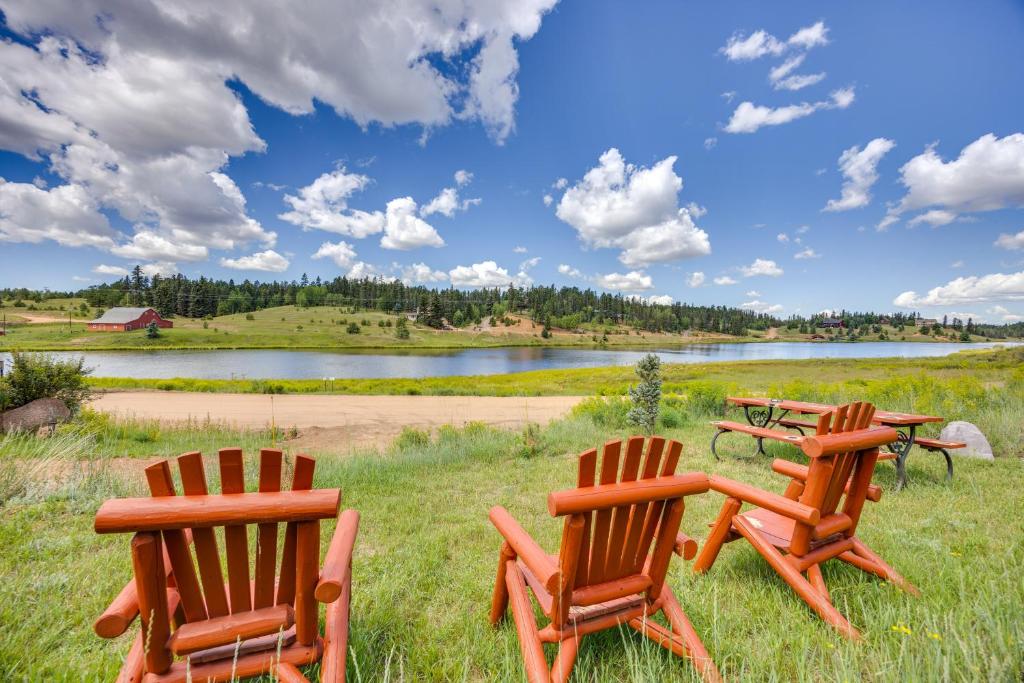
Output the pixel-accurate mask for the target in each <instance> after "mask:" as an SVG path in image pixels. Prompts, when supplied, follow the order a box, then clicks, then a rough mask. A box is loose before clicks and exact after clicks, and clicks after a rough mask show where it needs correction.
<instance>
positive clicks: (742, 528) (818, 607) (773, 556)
mask: <svg viewBox="0 0 1024 683" xmlns="http://www.w3.org/2000/svg"><path fill="white" fill-rule="evenodd" d="M733 524H734V525H735V527H736V530H737V531H739V532H740V534H741V535H742V536H743V537H744V538H746V539H747V540H748V541H750V545H752V546H754V549H755V550H757V552H759V553H760V554H761V556H762V557H764V559H766V560H767V561H768V564H770V565H771V566H772V568H773V569H774V570H775V571H776V572H778V573H779V576H781V577H782V579H783V580H784V581H785V582H786V583H788V584H789V585H790V586H792V588H793V590H794V591H796V594H797V595H799V596H800V597H801V598H803V600H804V602H806V603H807V604H808V605H809V606H810V607H811V609H813V610H814V611H815V612H817V613H818V615H819V616H820V617H821V618H822V619H824V620H825V621H826V622H828V624H830V625H831V626H832V627H833V628H835V629H836V630H837V631H839V632H840V633H842V634H843V635H844V636H846V637H847V638H850V639H851V640H858V639H860V633H859V632H858V631H857V629H855V628H854V627H853V626H852V625H850V622H849V621H847V620H846V617H844V616H843V615H842V614H840V613H839V610H837V609H836V608H835V607H833V606H832V603H831V602H830V601H829V600H828V599H827V598H825V597H824V596H823V595H822V594H821V593H819V592H818V590H817V589H816V588H815V587H814V586H813V585H811V583H810V582H809V581H808V580H807V579H805V578H804V577H803V575H802V574H801V573H800V572H799V571H798V570H797V568H796V567H794V566H793V565H792V564H790V563H789V562H788V561H787V560H786V558H785V557H784V556H783V555H782V553H781V552H779V551H778V549H777V548H776V547H775V546H773V545H772V544H771V543H769V542H768V541H766V540H765V539H764V538H763V537H762V536H761V534H760V533H758V531H757V529H754V528H753V527H751V526H750V525H749V524H748V523H747V521H746V520H745V519H743V518H742V517H737V518H736V519H735V520H734V522H733Z"/></svg>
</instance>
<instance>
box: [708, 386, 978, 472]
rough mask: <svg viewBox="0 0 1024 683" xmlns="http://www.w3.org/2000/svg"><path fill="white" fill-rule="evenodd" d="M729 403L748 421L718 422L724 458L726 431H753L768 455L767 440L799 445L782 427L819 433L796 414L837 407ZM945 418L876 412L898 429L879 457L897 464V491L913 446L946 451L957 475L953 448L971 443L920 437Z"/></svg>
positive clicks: (757, 400)
mask: <svg viewBox="0 0 1024 683" xmlns="http://www.w3.org/2000/svg"><path fill="white" fill-rule="evenodd" d="M726 404H727V405H728V404H732V405H735V406H738V407H740V408H742V409H743V415H744V417H745V418H746V421H747V424H745V425H744V424H742V423H739V422H729V421H725V420H722V421H718V422H714V423H712V424H714V425H715V427H716V428H717V431H716V432H715V435H714V436H713V437H712V439H711V453H712V455H714V456H715V458H716V459H721V458H720V457H719V455H718V451H717V448H716V445H717V441H718V437H720V436H721V435H722V434H724V433H726V432H741V433H744V434H749V435H750V436H751V437H753V438H754V440H755V441H756V443H757V450H756V451H755V453H754V455H766V453H765V451H764V439H772V440H774V441H790V442H792V443H794V444H797V445H799V443H798V440H799V439H800V437H798V436H793V437H785V436H783V434H782V433H780V432H779V431H778V428H779V427H782V428H786V429H792V430H795V431H797V432H798V433H799V434H800V435H801V436H803V435H804V434H805V433H807V432H808V431H809V432H811V433H815V432H817V431H818V429H819V424H818V422H810V421H806V420H800V419H797V418H796V417H794V416H795V415H816V416H818V417H819V418H821V416H823V415H827V414H830V413H832V412H833V411H835V409H836V406H834V405H831V404H828V403H811V402H807V401H791V400H786V399H775V398H761V397H745V396H730V397H728V398H727V399H726ZM942 420H943V418H941V417H937V416H934V415H916V414H913V413H899V412H894V411H886V410H879V411H876V412H875V414H874V417H873V418H872V420H871V422H872V424H875V425H881V426H885V427H892V428H894V429H895V430H896V432H897V435H898V438H897V441H895V442H894V443H892V444H890V446H889V450H888V451H884V452H882V454H881V455H880V456H879V458H878V459H879V460H889V461H892V462H893V463H894V465H895V467H896V490H897V491H899V490H900V489H902V488H903V487H904V486H905V485H906V483H907V472H906V461H907V456H908V455H909V454H910V449H911V448H913V447H914V446H918V447H920V448H922V449H924V450H926V451H928V452H932V453H935V452H938V453H942V455H943V457H944V458H945V459H946V481H949V480H951V479H952V478H953V459H952V458H951V457H950V455H949V451H951V450H956V449H958V448H964V447H966V445H967V444H965V443H961V442H958V441H942V440H939V439H930V438H926V437H923V436H917V428H918V427H920V426H921V425H924V424H928V423H932V422H942Z"/></svg>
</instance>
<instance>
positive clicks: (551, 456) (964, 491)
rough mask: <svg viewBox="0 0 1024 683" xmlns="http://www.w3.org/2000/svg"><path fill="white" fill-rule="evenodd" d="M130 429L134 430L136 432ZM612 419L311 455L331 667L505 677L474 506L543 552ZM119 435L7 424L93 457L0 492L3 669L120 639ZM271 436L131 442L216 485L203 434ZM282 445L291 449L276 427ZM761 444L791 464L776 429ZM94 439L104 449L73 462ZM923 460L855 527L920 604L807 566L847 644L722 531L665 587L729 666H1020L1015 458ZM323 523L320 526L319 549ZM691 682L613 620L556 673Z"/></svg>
mask: <svg viewBox="0 0 1024 683" xmlns="http://www.w3.org/2000/svg"><path fill="white" fill-rule="evenodd" d="M678 400H679V401H680V402H681V403H680V405H679V406H678V407H677V408H676V410H678V412H679V413H680V416H681V424H680V425H679V426H678V427H673V428H664V429H662V433H664V434H665V435H666V436H669V437H673V438H678V439H680V440H681V441H682V442H683V443H684V446H685V449H684V455H683V458H682V461H681V463H680V467H679V469H680V470H681V471H683V470H691V469H696V470H703V471H708V472H716V473H720V474H723V475H724V476H728V477H732V478H734V479H738V480H741V481H744V482H748V483H751V484H753V485H756V486H761V487H764V488H769V489H773V490H776V491H781V490H782V488H784V486H785V481H783V480H781V478H780V477H778V476H777V475H774V474H773V473H772V472H771V471H770V470H769V468H768V466H767V465H768V460H766V459H755V460H730V459H726V460H724V461H723V462H716V461H714V460H713V459H712V458H711V457H710V455H709V454H708V451H707V446H706V444H707V440H708V439H709V438H710V435H711V433H712V428H711V427H710V426H708V425H707V424H706V418H707V416H708V413H707V412H705V411H696V412H694V411H691V410H690V409H688V408H687V407H686V404H685V401H686V400H687V399H685V398H683V397H680V398H679V399H678ZM978 409H979V410H980V409H982V408H981V407H980V406H979V408H978ZM598 419H599V420H600V418H598ZM139 429H140V430H141V431H142V432H145V427H144V426H140V427H139ZM83 431H84V430H83ZM626 433H627V431H626V430H625V429H620V428H615V427H611V426H609V424H608V423H606V422H605V421H603V420H601V421H597V420H595V416H593V415H591V414H588V413H586V411H582V413H581V414H579V415H576V416H573V417H570V418H568V419H565V420H561V421H557V422H554V423H552V424H551V425H549V426H547V427H545V428H543V429H536V428H535V429H531V430H523V431H498V430H494V429H490V428H487V427H484V426H481V425H470V426H468V427H466V428H465V429H453V428H445V429H442V430H440V432H439V433H438V434H437V435H436V436H433V437H430V436H427V435H425V434H423V433H416V432H411V431H410V432H407V433H405V434H404V435H403V436H402V437H401V438H400V439H399V440H398V441H397V442H396V443H395V444H393V445H392V446H391V447H389V448H387V449H382V450H367V451H364V452H362V453H359V454H357V455H355V456H353V457H350V458H332V457H329V456H322V457H320V458H319V461H318V467H317V474H316V478H315V482H314V483H315V485H316V486H318V487H328V486H338V487H340V488H341V489H342V490H343V497H344V505H345V506H346V507H353V508H356V509H358V510H359V511H360V513H361V515H362V522H361V527H360V533H359V538H358V541H357V544H356V551H355V559H354V568H353V576H354V578H353V605H352V614H353V620H352V640H351V653H350V654H351V656H350V661H349V677H350V680H356V681H381V680H383V681H452V680H466V681H517V680H523V674H522V664H521V659H520V656H519V648H518V642H517V639H516V635H515V629H514V627H513V626H512V625H511V623H510V622H509V621H506V622H504V623H503V624H502V625H500V626H499V628H497V629H492V628H491V627H490V626H489V625H488V623H487V610H488V608H489V604H490V591H491V589H492V586H493V580H494V574H493V572H494V570H495V567H496V564H497V559H498V558H497V556H498V549H499V546H500V537H499V536H498V534H497V533H496V532H495V531H494V530H493V529H492V528H491V526H490V524H489V522H488V520H487V510H488V509H489V508H490V507H491V506H492V505H494V504H501V505H504V506H505V507H506V508H508V509H509V511H510V512H511V513H512V514H513V515H514V516H515V517H516V518H517V519H518V520H519V521H520V523H522V525H523V526H524V527H525V528H526V529H527V530H528V531H529V532H530V533H531V534H532V535H533V536H534V537H535V538H536V539H537V540H538V542H540V543H541V545H542V546H543V547H545V548H548V549H549V550H550V551H552V552H554V551H555V550H556V549H557V547H558V539H559V536H560V532H561V525H560V524H559V523H558V520H555V519H552V518H551V517H550V516H549V515H548V513H547V508H546V504H545V500H546V495H547V493H548V492H549V491H551V490H556V489H560V488H566V487H570V486H572V484H573V482H574V480H575V471H576V468H575V455H576V454H577V453H578V452H580V451H582V450H583V449H585V448H589V447H593V446H596V445H599V444H600V443H602V442H603V441H605V440H607V439H609V438H613V437H616V436H621V435H625V434H626ZM126 434H127V435H129V436H128V440H127V441H126V440H125V437H124V435H126ZM130 434H131V432H130V430H129V427H128V426H127V425H122V427H121V432H120V435H118V436H116V437H110V440H109V441H108V440H107V437H106V436H103V437H102V438H100V437H97V436H96V435H94V436H93V437H89V436H87V435H85V434H84V433H79V432H74V431H71V430H69V431H68V432H66V433H64V434H61V435H57V436H55V437H52V438H50V439H40V440H37V441H28V440H25V439H24V438H23V437H4V440H3V441H2V442H0V463H11V462H13V463H16V464H18V463H25V462H28V461H39V462H41V463H47V461H48V459H53V460H55V461H60V462H70V463H81V462H82V461H83V460H84V461H86V462H91V463H92V465H91V466H90V467H88V468H86V469H85V470H84V472H85V478H84V479H80V480H77V481H76V483H75V484H74V486H72V487H70V488H66V489H59V488H57V489H33V488H32V486H31V485H29V486H23V487H22V490H21V492H19V493H17V494H16V495H14V496H11V497H9V498H6V499H5V501H4V502H3V503H2V507H0V547H2V548H3V552H0V575H2V576H3V577H4V580H3V581H0V633H2V634H3V636H2V637H0V670H2V671H4V677H5V678H8V679H11V680H22V679H25V680H94V679H100V678H103V679H110V678H112V677H113V675H114V673H115V672H116V670H117V668H118V666H119V664H120V661H121V658H122V657H123V656H124V654H125V652H126V651H127V649H128V646H129V644H130V636H128V635H126V636H124V637H122V638H119V639H116V640H113V641H103V640H100V639H99V638H97V637H96V636H95V635H94V634H93V633H92V631H91V628H90V624H91V621H92V619H94V618H95V616H96V615H98V614H99V613H100V612H101V611H102V609H103V608H104V607H105V605H106V604H107V602H108V601H109V600H110V599H111V598H112V597H113V596H114V595H116V593H117V591H118V590H119V589H120V588H121V586H122V585H123V583H124V582H125V581H126V580H127V579H128V578H129V577H130V571H131V570H130V560H129V555H128V538H127V536H97V535H96V534H94V533H93V531H92V528H91V525H92V517H93V514H94V512H95V510H96V508H97V507H98V506H99V504H100V503H101V502H102V501H103V500H104V499H105V498H107V497H110V496H121V495H141V494H142V492H143V490H144V483H143V477H142V474H141V471H140V469H139V468H131V467H128V466H126V465H130V464H131V462H132V461H125V460H120V459H117V460H111V459H110V458H109V457H108V456H109V454H112V453H115V452H117V451H118V448H119V447H118V446H115V445H114V444H124V443H127V442H128V441H132V439H131V437H130ZM269 437H270V435H267V434H262V435H260V434H257V435H253V434H246V433H232V432H229V431H226V430H222V431H216V429H213V430H212V431H211V432H210V435H206V434H205V430H204V429H203V428H200V427H196V426H193V427H192V428H190V429H187V430H182V431H180V432H179V431H176V430H172V429H170V428H166V427H165V428H161V430H160V432H159V433H158V435H157V436H156V440H155V441H153V442H147V443H146V444H144V445H143V446H144V447H143V448H142V450H140V451H133V452H136V453H137V454H139V455H142V454H143V453H146V452H147V450H146V449H148V453H160V454H170V453H173V452H181V451H185V450H193V449H196V448H201V449H202V450H203V451H204V453H205V454H206V456H207V463H206V464H207V472H208V474H209V475H210V477H211V479H213V480H214V482H215V480H216V471H217V467H216V459H215V456H214V449H215V448H216V447H219V446H227V445H238V444H241V445H243V446H244V447H245V449H246V465H247V469H248V471H249V473H250V484H249V485H250V487H252V486H253V485H254V483H255V482H253V481H252V477H253V476H254V474H255V471H256V460H255V453H256V448H257V447H258V446H260V445H267V443H266V441H267V439H268V438H269ZM136 443H137V442H136ZM284 448H285V450H286V452H289V451H290V449H289V447H288V445H287V443H286V444H285V445H284ZM770 450H771V451H772V454H773V455H776V456H780V457H790V458H794V459H798V460H799V456H798V454H796V453H794V452H793V451H792V450H788V449H787V448H786V447H785V446H784V445H774V446H771V447H770ZM97 452H98V453H101V454H106V455H103V456H102V459H94V460H92V461H90V460H89V455H90V454H92V453H97ZM211 456H213V457H211ZM290 457H291V453H290V452H289V454H288V459H289V461H290ZM939 460H941V459H936V458H934V457H931V456H925V457H920V458H916V459H915V458H911V460H910V462H909V467H910V480H911V485H910V486H909V487H908V488H907V489H906V490H904V491H903V492H901V493H900V494H892V493H886V495H885V496H884V497H883V499H882V501H881V502H880V503H878V504H875V505H870V506H869V508H868V509H867V510H866V511H865V514H864V517H863V520H862V523H861V525H860V529H859V535H860V536H861V537H862V538H863V539H864V540H865V542H867V543H868V544H869V545H870V546H871V547H872V548H874V549H875V550H876V551H877V552H879V553H880V554H881V555H883V556H884V557H885V558H886V559H887V560H888V561H889V562H890V563H891V564H893V565H894V566H895V567H897V568H898V569H899V570H900V571H901V572H902V573H904V574H905V575H906V576H907V577H908V579H909V580H911V581H912V582H914V583H915V584H916V585H917V586H918V587H920V589H921V591H922V596H921V597H920V598H917V599H915V598H912V597H910V596H908V595H906V594H904V593H902V592H900V591H899V590H897V589H895V588H893V587H892V586H890V585H887V584H884V583H881V582H880V581H878V580H876V579H874V578H873V577H870V576H867V575H865V574H863V573H861V572H859V571H856V570H855V569H853V568H852V567H849V566H848V565H844V564H839V563H832V564H829V565H826V568H825V578H826V580H827V581H828V582H829V586H830V588H831V591H832V595H833V597H834V599H835V601H836V604H837V605H838V606H839V608H840V609H841V610H842V611H843V612H844V613H845V614H847V615H848V616H849V617H850V619H851V621H852V622H853V623H854V624H855V625H856V626H857V627H858V628H860V629H862V630H863V632H864V635H865V639H864V641H863V642H862V643H857V644H854V643H850V642H847V641H845V640H843V639H842V638H840V637H839V636H837V635H836V634H835V632H833V631H832V630H830V629H829V628H828V627H827V626H825V625H824V624H823V623H822V622H821V621H820V620H819V619H818V618H817V617H816V616H815V615H814V614H813V613H812V612H811V611H810V610H808V609H807V608H806V606H805V605H804V603H802V602H801V601H800V600H799V599H798V598H797V597H796V596H794V595H793V594H792V592H791V591H790V590H789V589H788V587H787V586H786V585H785V584H784V583H782V582H781V581H780V580H779V579H778V577H777V576H776V575H775V574H774V573H773V572H772V571H771V570H770V569H769V568H768V567H767V565H766V564H765V563H764V562H763V560H761V558H760V557H759V556H758V555H757V554H756V553H755V552H754V551H753V550H752V549H751V548H749V547H748V546H745V545H744V544H742V543H740V542H737V543H735V544H730V545H729V546H726V548H725V549H724V550H723V552H722V555H721V557H720V559H719V561H718V563H717V564H716V565H715V566H714V568H713V569H712V570H711V572H709V573H708V574H707V575H705V576H702V577H696V576H694V575H693V574H692V573H691V572H690V568H689V566H688V565H687V564H686V563H684V562H682V561H680V560H679V559H678V558H676V559H673V564H672V569H671V572H670V582H671V585H672V587H673V589H674V590H675V591H676V593H677V595H678V596H679V599H680V601H681V603H682V604H683V606H684V609H685V610H686V611H687V613H688V615H689V616H690V618H691V620H692V621H693V623H694V626H695V627H696V629H697V631H698V633H699V634H700V635H701V637H702V638H703V640H704V642H705V644H706V645H707V647H708V649H709V651H710V652H711V654H712V656H713V657H714V658H715V661H716V662H717V663H718V665H719V666H720V667H721V669H722V670H723V673H724V674H725V675H726V676H727V677H728V678H730V679H733V680H737V679H740V680H766V681H833V680H837V681H841V680H849V681H854V680H866V681H903V680H972V681H973V680H987V681H1004V680H1007V681H1008V680H1019V679H1020V676H1021V674H1022V664H1021V643H1022V642H1024V620H1022V619H1021V618H1020V615H1021V614H1022V613H1024V582H1021V581H1020V576H1021V570H1022V568H1024V533H1022V532H1024V527H1022V522H1021V519H1020V515H1018V514H1015V511H1017V510H1021V509H1024V473H1022V471H1021V461H1020V460H1019V459H1017V458H1000V459H999V460H997V461H996V462H995V463H985V462H977V461H969V460H959V461H958V463H957V474H956V478H955V479H954V481H953V482H952V484H948V485H947V484H945V483H944V482H943V467H942V465H941V463H940V462H939ZM140 466H141V463H140ZM17 471H19V472H25V470H17ZM33 476H34V475H33ZM876 482H877V483H879V484H881V485H882V486H883V487H885V488H889V487H891V485H892V483H893V474H892V469H891V467H881V468H879V470H878V472H877V474H876ZM213 485H214V486H216V483H214V484H213ZM721 503H722V499H721V497H720V496H716V495H714V494H706V495H703V496H694V497H691V498H689V499H688V500H687V510H686V516H685V518H684V521H683V529H684V531H686V532H687V533H689V534H691V535H692V536H694V537H695V538H698V539H702V538H703V537H704V536H705V534H706V528H707V527H706V525H707V523H708V522H709V521H710V520H712V519H713V518H714V516H715V514H716V512H717V510H718V508H719V506H720V505H721ZM330 531H331V530H330V528H328V529H327V530H325V533H324V534H323V538H322V541H323V545H324V547H325V548H326V545H327V544H328V543H329V540H330ZM549 654H550V653H549ZM311 674H315V672H311ZM693 679H694V676H693V672H692V668H691V667H690V666H689V665H688V664H687V663H686V662H684V661H681V660H679V659H675V658H673V657H671V656H669V655H668V654H667V653H665V652H664V651H662V650H661V649H659V648H657V646H655V645H653V644H651V643H649V642H648V641H646V640H645V639H642V638H641V637H639V636H638V635H637V634H635V633H633V632H632V631H631V630H629V629H618V630H612V631H609V632H605V633H602V634H597V635H593V636H588V637H587V638H586V639H584V642H583V645H582V647H581V651H580V656H579V660H578V664H577V668H576V673H575V678H574V680H578V681H662V680H666V681H668V680H683V681H685V680H693Z"/></svg>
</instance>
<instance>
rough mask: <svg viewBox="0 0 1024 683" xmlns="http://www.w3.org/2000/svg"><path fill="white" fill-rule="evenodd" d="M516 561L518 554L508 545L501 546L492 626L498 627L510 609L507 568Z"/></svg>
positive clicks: (492, 609) (495, 584)
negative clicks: (506, 581)
mask: <svg viewBox="0 0 1024 683" xmlns="http://www.w3.org/2000/svg"><path fill="white" fill-rule="evenodd" d="M514 559H516V553H515V551H514V550H512V546H510V545H509V544H508V543H502V544H501V553H500V555H499V557H498V575H497V577H496V578H495V580H494V596H493V597H492V598H491V625H492V626H494V625H496V624H497V623H498V622H499V621H501V618H502V617H503V616H505V611H506V610H507V609H508V587H507V586H506V585H505V567H506V565H507V564H508V562H509V560H514Z"/></svg>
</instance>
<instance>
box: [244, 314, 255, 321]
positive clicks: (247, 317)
mask: <svg viewBox="0 0 1024 683" xmlns="http://www.w3.org/2000/svg"><path fill="white" fill-rule="evenodd" d="M245 319H246V320H255V319H256V316H254V315H253V314H252V313H246V314H245Z"/></svg>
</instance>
